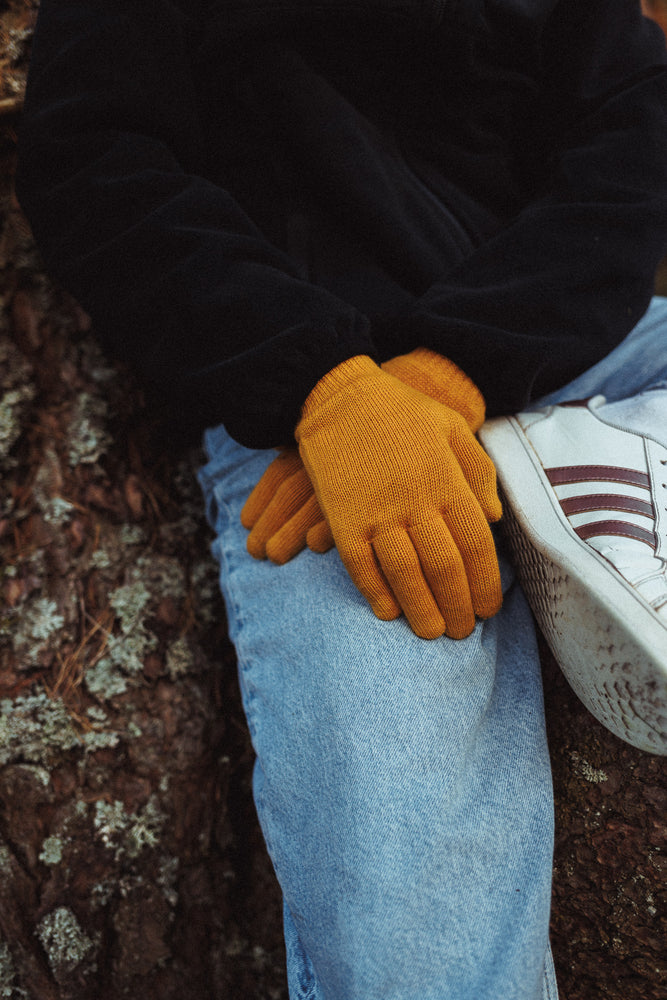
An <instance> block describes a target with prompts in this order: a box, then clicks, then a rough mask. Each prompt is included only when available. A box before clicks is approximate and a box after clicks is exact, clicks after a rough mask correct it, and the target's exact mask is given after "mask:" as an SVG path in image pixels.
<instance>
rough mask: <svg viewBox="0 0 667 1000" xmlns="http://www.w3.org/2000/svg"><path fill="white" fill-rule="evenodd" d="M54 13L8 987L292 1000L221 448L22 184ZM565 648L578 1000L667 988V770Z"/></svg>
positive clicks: (17, 69) (5, 381)
mask: <svg viewBox="0 0 667 1000" xmlns="http://www.w3.org/2000/svg"><path fill="white" fill-rule="evenodd" d="M35 7H36V4H35V3H32V2H30V0H10V2H8V3H4V4H0V17H1V20H0V39H1V41H2V50H1V54H0V70H2V74H3V75H2V80H1V89H0V116H1V117H0V998H5V1000H86V998H88V997H91V996H97V997H100V1000H117V998H118V1000H120V998H122V997H124V996H129V995H132V994H138V995H141V996H142V997H144V998H145V1000H157V998H160V1000H169V998H172V997H173V998H174V1000H176V998H178V1000H223V998H232V997H237V996H239V997H240V996H244V997H256V998H258V1000H281V998H285V997H286V995H287V991H286V984H285V974H284V968H283V966H284V953H283V946H282V937H281V914H280V897H279V892H278V890H277V887H276V884H275V881H274V878H273V874H272V871H271V867H270V863H269V861H268V858H267V857H266V854H265V851H264V848H263V845H262V841H261V836H260V834H259V831H258V829H257V824H256V820H255V816H254V809H253V806H252V801H251V793H250V779H251V766H252V751H251V748H250V745H249V741H248V737H247V734H246V729H245V724H244V721H243V716H242V711H241V708H240V703H239V699H238V695H237V690H236V673H235V671H236V668H235V662H234V654H233V650H232V649H231V647H230V645H229V643H228V640H227V639H226V634H225V627H224V609H223V607H222V603H221V600H220V597H219V594H218V588H217V579H216V567H215V565H214V563H213V560H212V558H211V556H210V554H209V551H208V546H209V542H210V535H209V532H208V530H207V528H206V527H205V524H204V518H203V511H202V506H201V501H200V498H199V494H198V488H197V484H196V482H195V480H194V470H195V469H196V466H197V464H198V462H199V461H200V459H201V456H200V455H199V454H198V453H196V452H194V453H193V452H181V451H175V450H174V448H173V446H172V445H171V444H170V442H168V441H166V440H165V439H164V437H163V436H162V435H161V429H160V427H159V425H157V424H156V422H155V420H154V418H153V417H152V415H151V413H150V412H147V410H146V409H145V407H144V406H143V401H142V396H141V392H140V390H139V388H138V387H137V386H136V385H135V384H134V382H133V380H132V375H131V373H129V372H126V371H123V370H121V369H120V368H119V367H118V366H115V365H112V364H110V363H109V362H108V360H107V359H106V358H105V357H104V356H103V355H102V353H101V352H100V350H99V348H98V346H97V344H96V341H95V336H94V331H93V330H91V329H90V323H89V320H88V318H87V317H86V315H85V314H84V313H83V312H82V310H81V309H80V308H79V307H78V305H77V304H76V303H75V302H74V301H72V299H71V298H69V297H68V296H67V295H66V294H65V293H64V292H63V291H62V290H61V289H59V288H57V287H55V286H54V285H53V284H52V282H51V281H50V279H49V278H48V276H47V275H46V274H45V273H44V270H43V268H42V265H41V262H40V260H39V257H38V255H37V254H36V252H35V248H34V246H33V243H32V239H31V235H30V232H29V229H28V227H27V224H26V222H25V220H24V219H23V217H22V215H21V213H20V211H19V209H18V206H17V205H16V203H15V201H14V199H13V195H12V172H13V166H14V158H15V133H14V128H15V126H16V121H17V113H18V111H19V108H20V100H21V94H22V87H23V83H24V78H25V69H26V64H27V59H28V55H29V40H30V30H31V20H30V19H31V16H32V14H33V13H34V9H35ZM543 660H544V668H545V686H546V700H547V716H548V720H549V729H550V745H551V752H552V760H553V768H554V782H555V793H556V806H557V849H556V859H555V878H554V897H553V930H552V940H553V947H554V954H555V960H556V965H557V971H558V976H559V983H560V990H561V997H562V1000H590V998H592V997H595V998H608V1000H667V950H666V941H667V888H666V885H665V874H666V870H667V825H666V822H665V807H666V806H667V780H666V777H665V767H664V762H663V760H662V759H660V758H655V757H650V756H648V755H646V754H642V753H641V752H639V751H635V750H633V749H632V748H631V747H628V746H626V745H625V744H622V743H621V742H619V741H618V740H617V739H615V738H614V737H613V736H611V734H609V733H608V732H607V731H606V730H604V729H603V728H602V727H601V726H600V725H598V723H597V722H595V720H594V719H592V717H591V716H590V715H589V714H588V713H587V711H586V710H585V709H584V708H583V706H581V705H580V703H579V702H578V701H577V699H576V698H575V697H574V695H573V694H572V693H571V691H570V689H569V688H568V686H567V684H566V682H565V681H564V679H563V678H562V675H561V674H560V672H559V670H558V668H557V667H556V665H555V664H554V662H553V660H552V658H551V657H550V655H549V653H548V651H547V650H546V649H545V650H544V655H543Z"/></svg>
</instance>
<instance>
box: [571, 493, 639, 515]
mask: <svg viewBox="0 0 667 1000" xmlns="http://www.w3.org/2000/svg"><path fill="white" fill-rule="evenodd" d="M560 505H561V507H562V508H563V511H564V512H565V513H566V514H567V515H568V517H569V516H570V515H571V514H586V513H587V512H588V511H590V510H624V511H627V513H628V514H642V515H643V516H644V517H655V510H654V508H653V504H652V503H648V502H647V501H646V500H638V499H637V498H636V497H625V496H617V495H616V494H615V493H591V494H589V495H588V496H584V497H566V498H565V499H564V500H561V502H560Z"/></svg>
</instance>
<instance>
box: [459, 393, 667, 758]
mask: <svg viewBox="0 0 667 1000" xmlns="http://www.w3.org/2000/svg"><path fill="white" fill-rule="evenodd" d="M661 394H662V395H661ZM636 399H637V401H638V403H637V406H636V408H635V410H636V412H635V415H634V417H632V415H631V416H630V417H629V407H628V402H625V403H624V404H620V403H613V404H606V401H605V398H604V396H595V397H594V398H593V399H591V400H588V401H584V402H581V401H579V402H576V403H565V404H562V405H560V406H549V407H546V408H545V409H541V410H535V411H534V412H529V413H520V414H518V416H516V417H499V418H496V419H494V420H489V421H487V422H486V423H485V424H484V426H483V427H482V428H481V430H480V432H479V436H480V439H481V441H482V444H483V446H484V447H485V449H486V450H487V452H488V453H489V455H490V456H491V458H492V460H493V462H494V464H495V466H496V469H497V471H498V479H499V481H500V485H501V488H502V491H503V493H504V499H505V508H504V512H505V516H504V523H505V526H506V531H507V534H508V537H509V540H510V544H511V546H512V550H513V554H514V557H515V560H516V563H517V567H518V571H519V576H520V579H521V582H522V584H523V587H524V589H525V591H526V594H527V596H528V599H529V601H530V603H531V606H532V609H533V612H534V614H535V617H536V618H537V620H538V622H539V624H540V627H541V628H542V631H543V632H544V635H545V637H546V639H547V641H548V642H549V645H550V646H551V649H552V650H553V653H554V656H555V657H556V659H557V661H558V663H559V664H560V666H561V669H562V670H563V672H564V674H565V676H566V677H567V679H568V681H569V682H570V684H571V685H572V687H573V689H574V691H575V692H576V694H577V695H578V696H579V697H580V698H581V700H582V701H583V702H584V704H585V705H586V707H587V708H588V709H589V710H590V711H591V712H592V713H593V715H595V716H596V718H598V719H599V720H600V722H602V723H603V724H604V725H605V726H607V728H608V729H610V730H611V731H612V732H613V733H615V734H616V735H617V736H619V737H620V738H621V739H623V740H627V742H628V743H632V744H633V745H634V746H636V747H639V748H640V749H641V750H647V751H649V752H650V753H655V754H667V446H666V443H667V390H664V389H662V390H653V391H652V392H647V393H645V394H643V396H638V397H636ZM647 417H649V418H650V422H647ZM656 421H659V422H656ZM639 423H641V426H643V427H646V426H649V427H651V428H655V433H656V436H655V437H654V436H652V435H649V434H646V433H641V432H640V431H639V429H632V425H633V424H635V425H637V424H639ZM659 438H661V439H662V443H661V441H660V440H659Z"/></svg>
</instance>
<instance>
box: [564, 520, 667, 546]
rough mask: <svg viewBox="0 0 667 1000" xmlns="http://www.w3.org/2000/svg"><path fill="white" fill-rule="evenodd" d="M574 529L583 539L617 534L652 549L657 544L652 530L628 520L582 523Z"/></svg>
mask: <svg viewBox="0 0 667 1000" xmlns="http://www.w3.org/2000/svg"><path fill="white" fill-rule="evenodd" d="M574 530H575V532H576V534H577V535H579V538H581V539H583V540H584V541H587V540H588V539H589V538H597V537H598V536H599V535H617V536H619V537H622V538H632V539H634V540H635V541H637V542H645V543H646V544H647V545H650V546H651V548H652V549H653V551H655V550H656V548H657V546H658V542H657V538H656V535H655V532H654V531H647V530H646V528H640V527H638V525H636V524H630V523H629V522H628V521H596V522H595V523H594V524H582V525H581V526H580V527H579V528H575V529H574Z"/></svg>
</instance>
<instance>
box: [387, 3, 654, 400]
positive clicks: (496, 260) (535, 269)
mask: <svg viewBox="0 0 667 1000" xmlns="http://www.w3.org/2000/svg"><path fill="white" fill-rule="evenodd" d="M488 7H489V8H493V7H496V8H503V7H504V8H505V9H509V8H514V9H515V11H516V10H517V9H520V8H521V4H520V3H514V4H513V3H505V4H503V3H502V2H496V3H495V4H494V3H489V4H488ZM524 7H525V9H526V10H528V11H529V10H530V5H529V4H526V5H524ZM527 16H528V17H530V14H528V15H527ZM541 46H542V51H543V98H542V101H541V105H540V108H541V113H540V121H539V122H537V123H536V129H535V137H534V141H535V143H536V144H539V143H540V142H541V143H542V144H543V145H544V147H545V148H547V149H549V150H550V154H549V157H548V162H547V165H546V166H547V169H546V170H545V171H544V179H543V183H542V187H541V190H538V191H537V192H536V195H535V197H534V198H533V199H531V201H530V202H529V203H528V204H527V205H526V206H525V207H524V209H523V210H522V211H521V212H520V213H519V214H518V215H517V216H516V217H515V218H514V219H513V220H512V221H511V222H510V224H508V225H507V226H506V227H505V228H503V229H502V230H501V231H500V232H499V233H498V234H497V235H496V236H495V237H494V238H492V239H490V240H489V241H488V242H486V243H485V244H484V245H482V246H481V247H479V248H478V249H477V250H476V251H475V252H474V253H473V254H472V255H471V256H470V257H469V258H468V259H467V260H465V261H464V262H463V263H462V264H461V265H459V266H458V267H457V269H456V270H455V271H454V272H453V273H451V274H449V275H448V276H447V278H446V279H445V280H443V281H439V282H437V283H436V284H434V285H433V286H432V287H431V288H430V289H429V290H428V291H427V292H426V293H425V294H424V295H423V296H421V297H420V298H419V299H418V300H416V301H415V302H414V303H413V304H411V305H410V307H408V309H406V311H405V314H404V315H401V316H398V317H391V318H389V320H388V321H387V324H386V330H385V332H384V337H383V352H384V351H385V350H387V351H388V353H396V352H397V351H398V350H406V349H409V348H410V347H413V346H416V345H417V344H422V345H424V346H427V347H431V348H432V349H434V350H437V351H439V352H440V353H442V354H444V355H446V356H448V357H450V358H452V360H454V361H455V362H456V363H457V364H458V365H459V366H460V367H461V368H462V369H463V370H464V371H466V372H467V373H468V374H469V375H470V376H471V378H473V379H474V381H475V382H476V383H477V384H478V385H479V387H480V388H481V390H482V392H483V393H484V396H485V398H486V400H487V412H488V413H489V415H493V414H497V413H509V412H513V411H516V410H520V409H521V408H523V407H524V406H525V405H526V404H527V403H529V402H530V401H531V400H534V399H536V398H538V397H539V396H541V395H543V394H545V393H546V392H548V391H551V390H553V389H555V388H557V387H560V386H562V385H564V384H566V383H567V382H568V381H569V380H571V379H572V378H574V377H575V376H576V375H577V374H578V373H579V372H581V371H584V370H585V369H587V368H589V367H590V366H591V365H593V364H594V363H595V362H597V361H598V360H600V359H601V358H602V357H603V356H605V355H606V354H607V353H608V352H609V351H610V350H611V349H613V347H614V346H616V344H618V343H619V342H620V341H621V340H622V339H623V337H624V336H625V335H626V334H627V333H628V332H629V330H630V329H631V328H632V327H633V326H634V325H635V323H636V322H637V321H638V320H639V318H640V317H641V315H642V314H643V312H644V311H645V309H646V307H647V305H648V301H649V298H650V296H651V294H652V290H653V283H654V276H655V269H656V265H657V263H658V261H659V259H660V257H661V255H662V254H663V253H664V250H665V245H666V244H667V67H666V59H665V45H664V39H663V37H662V34H661V32H659V31H658V29H657V28H656V26H655V25H654V24H652V23H651V22H648V21H646V20H645V19H643V18H642V17H641V15H640V11H639V4H638V3H632V2H627V0H585V2H582V0H562V2H560V3H558V4H557V5H555V9H554V12H553V14H552V15H551V17H550V18H549V19H548V20H547V22H546V24H545V25H544V27H543V34H542V37H541ZM377 336H378V338H380V333H379V332H378V333H377Z"/></svg>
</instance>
